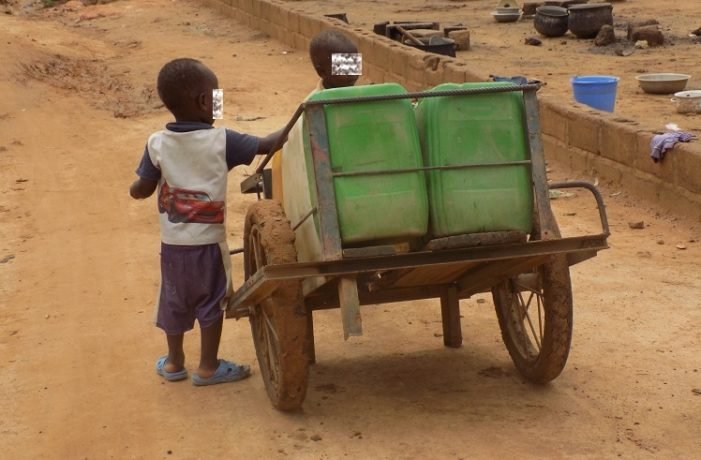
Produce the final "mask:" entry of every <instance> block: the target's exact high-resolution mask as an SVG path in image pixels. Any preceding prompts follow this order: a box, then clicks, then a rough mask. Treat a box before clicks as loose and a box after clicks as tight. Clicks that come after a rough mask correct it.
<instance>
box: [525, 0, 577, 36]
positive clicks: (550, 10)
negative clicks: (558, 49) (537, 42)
mask: <svg viewBox="0 0 701 460" xmlns="http://www.w3.org/2000/svg"><path fill="white" fill-rule="evenodd" d="M533 26H534V27H535V30H537V31H538V32H540V33H541V34H543V35H545V36H546V37H561V36H563V35H565V33H567V27H568V21H567V10H566V9H565V8H560V7H559V6H541V7H539V8H536V10H535V18H534V19H533Z"/></svg>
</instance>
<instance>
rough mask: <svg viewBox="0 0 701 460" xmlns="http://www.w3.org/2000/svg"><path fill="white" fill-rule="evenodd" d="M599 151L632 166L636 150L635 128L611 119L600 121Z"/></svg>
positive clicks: (607, 156)
mask: <svg viewBox="0 0 701 460" xmlns="http://www.w3.org/2000/svg"><path fill="white" fill-rule="evenodd" d="M599 126H600V137H599V153H600V154H601V155H602V156H604V157H606V158H608V159H610V160H614V161H617V162H619V163H622V164H624V165H626V166H630V167H632V166H633V165H634V164H635V157H636V152H637V150H638V136H637V129H636V128H633V127H631V126H628V125H625V124H623V123H616V122H613V121H608V122H601V123H600V125H599Z"/></svg>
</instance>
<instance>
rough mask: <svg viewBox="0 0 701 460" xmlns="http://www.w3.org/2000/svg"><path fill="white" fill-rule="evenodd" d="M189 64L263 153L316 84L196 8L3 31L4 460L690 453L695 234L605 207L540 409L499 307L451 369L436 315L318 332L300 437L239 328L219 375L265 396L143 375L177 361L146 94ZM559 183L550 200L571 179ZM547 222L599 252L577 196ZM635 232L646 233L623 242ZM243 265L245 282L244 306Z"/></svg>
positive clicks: (700, 314) (472, 313)
mask: <svg viewBox="0 0 701 460" xmlns="http://www.w3.org/2000/svg"><path fill="white" fill-rule="evenodd" d="M174 6H175V7H174ZM81 15H83V16H82V17H83V19H82V20H81V19H80V18H81ZM89 18H93V19H89ZM177 56H192V57H196V58H200V59H203V60H204V61H205V62H206V63H208V64H210V65H211V67H212V68H213V69H214V70H215V71H216V72H217V73H218V75H219V79H220V81H221V82H222V85H223V87H224V89H225V91H226V93H225V94H226V95H227V96H226V105H225V111H226V117H227V119H226V120H225V123H224V124H226V125H228V126H231V127H233V128H236V129H240V130H243V131H248V132H252V133H255V134H264V133H267V132H268V131H270V130H272V129H275V128H277V127H278V126H280V125H282V124H283V123H284V122H285V121H286V119H287V118H288V117H289V116H290V114H291V113H292V111H293V110H294V108H295V106H296V104H297V103H298V102H299V101H300V100H301V99H302V98H303V97H304V96H305V95H306V94H307V93H308V92H309V90H310V88H312V87H313V86H314V84H315V77H314V75H313V73H312V71H311V68H310V66H309V65H308V63H307V59H306V55H305V54H304V53H300V52H292V53H290V52H289V50H286V49H285V47H284V46H282V45H280V44H279V43H276V42H274V41H271V40H269V39H266V38H265V37H263V36H261V35H260V34H258V33H257V32H255V31H252V30H248V29H246V28H245V27H241V26H239V25H237V24H236V23H233V22H230V21H228V20H225V19H222V18H218V17H216V16H214V15H213V14H212V13H210V12H208V11H207V10H205V9H201V8H200V9H197V8H195V7H193V6H191V4H190V2H185V1H176V2H171V1H167V0H140V1H136V0H125V1H120V2H116V3H110V4H107V5H103V6H99V7H93V8H89V9H85V10H81V11H77V12H75V13H71V14H66V15H63V16H61V17H60V18H55V19H46V20H39V19H26V18H19V17H12V16H5V15H2V16H0V61H1V62H3V63H11V64H10V65H3V66H2V67H0V94H2V96H3V97H2V103H1V104H0V376H1V378H0V395H2V396H1V397H0V413H2V414H3V416H2V417H0V452H2V456H3V457H5V458H90V459H93V458H99V459H102V458H147V459H152V458H188V459H189V458H215V457H222V456H227V457H229V458H315V459H316V458H329V459H330V458H341V457H348V458H388V459H389V458H392V459H396V458H407V459H410V458H411V459H413V458H456V459H457V458H494V457H507V458H508V457H512V458H562V457H579V458H613V457H626V458H645V457H650V458H651V457H660V458H691V457H693V455H692V453H693V452H695V451H696V452H698V451H699V449H700V448H701V441H700V440H699V436H698V434H699V427H700V426H701V416H700V415H699V414H701V411H700V410H699V406H700V405H701V395H699V394H698V393H699V392H701V358H700V357H699V354H698V343H699V342H700V341H701V332H699V327H698V326H699V324H701V301H700V300H699V299H700V298H701V295H700V294H701V280H700V279H699V276H698V259H699V256H700V255H701V244H699V242H698V241H699V239H700V238H701V230H699V224H698V223H691V222H686V221H684V220H682V219H678V218H675V217H671V216H667V215H666V214H665V213H664V212H660V213H656V211H654V210H648V209H644V208H642V207H640V206H639V205H638V204H637V203H636V202H635V200H634V198H631V197H627V196H626V195H625V193H620V191H619V190H612V189H608V188H606V187H604V192H605V194H606V197H607V202H608V206H609V208H608V210H609V216H610V220H611V223H612V230H613V232H614V234H613V236H612V237H611V240H610V242H611V246H612V248H611V249H610V250H608V251H605V252H603V253H602V254H601V255H600V256H599V257H597V258H595V259H593V260H591V261H588V262H585V263H583V264H581V265H578V266H575V267H574V268H573V270H572V274H573V285H574V297H575V334H574V339H573V344H572V352H571V354H570V358H569V362H568V365H567V367H566V369H565V371H564V373H563V374H562V375H561V376H560V377H559V378H558V379H557V380H556V381H555V382H554V383H553V384H551V385H548V386H546V387H534V386H532V385H529V384H526V383H524V382H523V381H522V379H521V378H520V377H519V376H518V374H517V373H516V372H515V370H514V368H513V366H512V364H511V362H510V360H509V357H508V355H507V353H506V351H505V348H504V346H503V344H502V342H501V339H500V333H499V330H498V326H497V322H496V317H495V314H494V311H493V307H492V303H491V299H490V298H488V297H487V296H476V297H474V298H473V299H470V300H468V301H464V302H462V310H463V315H464V319H463V325H464V326H463V333H464V335H465V343H464V346H463V347H462V348H460V349H457V350H448V349H445V348H443V346H442V340H441V338H440V337H438V335H439V334H440V332H441V325H440V309H439V306H438V303H437V302H433V301H431V302H414V303H411V304H392V305H382V306H378V307H368V308H365V309H364V310H363V315H364V317H363V321H364V324H365V327H366V334H365V336H364V337H362V338H359V339H353V340H350V341H348V342H344V341H343V339H342V331H341V323H340V318H339V314H338V311H337V310H332V311H326V312H319V313H317V314H316V316H315V323H316V327H317V334H316V335H317V357H318V364H316V365H315V366H314V367H313V368H312V373H311V380H310V389H309V394H308V397H307V401H306V404H305V410H304V412H303V413H299V414H291V415H289V414H282V413H279V412H277V411H275V410H274V409H272V408H271V406H270V404H269V403H268V400H267V397H266V394H265V389H264V388H263V383H262V381H261V379H260V375H259V374H258V372H257V371H258V367H257V363H256V362H255V352H254V350H253V346H252V341H251V337H250V331H249V328H248V324H247V323H246V322H244V321H241V322H235V321H233V320H230V321H227V323H226V324H225V331H224V336H223V340H222V355H223V356H225V357H228V358H233V359H237V360H241V361H244V362H250V363H252V364H253V368H254V372H255V373H256V374H255V375H254V377H253V378H251V379H249V380H247V381H245V382H241V383H238V384H236V385H221V386H219V387H211V388H193V387H192V386H191V385H189V384H188V383H179V384H164V383H163V382H162V381H161V380H160V379H159V378H157V376H156V375H155V373H154V372H153V369H152V366H153V362H154V361H155V359H156V357H157V356H159V355H160V354H162V352H163V351H164V341H163V337H162V335H161V334H160V332H159V331H158V330H156V329H155V328H154V327H153V326H152V324H151V322H150V320H151V315H152V304H153V301H154V298H155V293H156V290H157V285H158V228H157V222H156V214H155V212H154V209H153V207H154V204H153V202H148V203H143V202H135V201H133V200H131V199H129V198H128V194H127V188H128V186H129V184H130V182H131V180H132V179H133V170H134V168H135V166H136V163H137V162H138V159H139V157H140V154H141V152H142V149H143V144H144V142H145V140H146V138H147V136H148V135H149V134H150V133H151V132H153V131H154V130H157V129H160V127H162V125H163V124H164V123H165V122H166V121H167V120H168V116H167V114H166V113H165V112H164V111H163V110H162V109H160V108H158V107H157V106H158V101H157V100H156V99H154V98H153V82H154V79H155V75H156V73H157V71H158V69H159V68H160V66H161V65H162V64H163V63H164V62H165V61H167V60H168V59H170V58H173V57H177ZM115 115H117V117H115ZM258 117H263V118H262V119H257V118H258ZM247 120H252V121H247ZM550 168H551V169H552V171H551V175H552V176H553V177H554V178H559V179H561V178H565V177H567V176H570V174H569V173H568V171H565V170H563V169H561V167H560V166H559V165H550ZM250 170H251V168H249V169H248V170H247V169H246V168H240V169H237V170H236V171H234V172H233V173H232V174H231V176H230V177H231V184H232V186H231V189H230V190H231V191H230V193H231V200H230V209H229V232H230V242H231V244H232V246H235V245H238V242H239V241H240V238H241V233H242V227H243V225H242V222H243V215H244V212H245V209H246V207H247V206H248V204H249V203H250V202H251V199H252V198H251V197H247V196H241V195H240V194H239V193H238V192H237V185H238V182H239V181H240V180H241V178H242V177H243V176H244V175H245V174H246V173H248V172H250ZM554 204H555V205H556V208H557V210H558V215H559V216H560V218H559V219H560V223H561V225H562V226H563V227H564V228H565V230H566V231H568V232H577V231H583V230H585V229H588V228H591V225H592V219H591V217H592V214H593V210H592V209H591V205H590V203H589V202H588V201H585V200H584V197H583V196H575V197H570V198H561V199H558V200H556V201H554ZM639 220H642V221H644V222H645V228H644V229H641V230H632V229H629V227H628V222H630V221H639ZM677 244H680V245H682V244H683V245H684V247H686V249H677V248H676V247H675V246H676V245H677ZM240 262H241V261H240V259H238V258H234V266H235V269H236V271H237V273H236V275H235V276H236V281H237V283H240V280H241V270H240ZM198 341H199V338H198V334H197V333H196V332H194V333H192V334H191V335H190V336H188V337H187V340H186V353H187V356H188V363H189V365H190V366H192V365H193V363H194V362H195V361H196V356H197V354H198V350H199V346H198Z"/></svg>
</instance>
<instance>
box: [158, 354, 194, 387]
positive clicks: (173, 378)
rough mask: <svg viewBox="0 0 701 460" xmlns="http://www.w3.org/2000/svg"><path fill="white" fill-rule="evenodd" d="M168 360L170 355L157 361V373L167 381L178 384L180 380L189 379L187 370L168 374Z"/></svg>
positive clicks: (183, 369)
mask: <svg viewBox="0 0 701 460" xmlns="http://www.w3.org/2000/svg"><path fill="white" fill-rule="evenodd" d="M167 360H168V355H165V356H161V357H160V358H158V360H157V361H156V373H157V374H158V375H160V376H161V377H163V378H164V379H166V380H167V381H169V382H177V381H178V380H183V379H186V378H187V370H186V369H185V368H182V369H180V370H179V371H174V372H168V371H167V370H165V369H164V367H165V365H166V361H167Z"/></svg>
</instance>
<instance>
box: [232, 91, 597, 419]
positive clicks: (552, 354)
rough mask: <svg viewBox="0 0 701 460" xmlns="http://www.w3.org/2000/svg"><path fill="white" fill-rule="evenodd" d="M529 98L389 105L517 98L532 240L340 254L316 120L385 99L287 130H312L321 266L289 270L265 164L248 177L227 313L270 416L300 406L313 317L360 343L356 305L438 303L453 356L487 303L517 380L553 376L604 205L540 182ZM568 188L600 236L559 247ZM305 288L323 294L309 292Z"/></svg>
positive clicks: (485, 236) (512, 236)
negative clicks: (239, 257) (243, 321)
mask: <svg viewBox="0 0 701 460" xmlns="http://www.w3.org/2000/svg"><path fill="white" fill-rule="evenodd" d="M537 89H538V86H536V85H521V86H509V87H502V88H489V89H471V90H460V91H441V92H424V93H409V94H406V95H403V96H391V97H395V98H425V97H444V96H449V97H470V95H473V94H481V93H484V92H504V91H516V92H520V93H521V94H522V96H523V100H524V104H523V107H524V110H525V114H524V123H525V124H526V129H527V133H528V144H529V147H528V148H529V150H530V160H529V163H530V170H531V173H532V185H533V194H534V198H535V203H534V214H535V215H534V219H533V222H534V223H533V228H532V230H531V232H530V233H529V234H522V233H519V232H491V233H478V234H467V235H458V236H451V237H447V238H441V239H435V240H427V241H425V244H424V245H423V246H422V247H420V248H419V249H418V250H414V251H410V252H404V253H402V252H400V251H397V249H396V248H395V247H392V246H373V247H367V248H344V247H343V245H342V242H341V237H340V235H339V226H338V218H337V209H336V201H335V196H334V187H333V183H332V179H333V177H334V172H333V171H332V169H331V166H330V160H329V146H328V138H327V133H326V124H325V118H324V117H325V115H324V110H323V106H324V105H326V104H352V103H355V102H358V101H362V102H372V101H374V100H385V99H387V98H388V97H363V98H356V99H337V100H326V101H317V102H307V103H305V104H302V105H301V106H300V107H299V109H298V110H297V112H296V113H295V115H294V117H293V119H292V120H291V121H290V123H289V124H288V127H287V130H288V131H289V130H290V128H291V127H292V126H293V124H294V122H295V121H296V120H297V118H299V116H300V115H301V114H303V113H304V116H305V117H307V119H308V122H309V126H310V138H311V150H312V158H313V167H314V172H315V177H316V192H317V195H318V206H317V207H316V209H315V210H314V212H316V213H318V218H319V222H320V237H321V243H322V249H323V260H322V261H318V262H304V263H299V262H297V256H296V250H295V244H294V238H295V234H294V229H293V226H292V225H291V224H290V222H289V221H288V219H287V218H286V216H285V212H284V210H283V208H282V206H281V204H280V203H279V202H278V201H276V200H274V199H264V198H263V197H261V193H262V194H263V195H268V196H269V192H270V183H269V181H268V180H265V176H266V174H265V171H264V167H265V163H267V160H269V159H270V157H271V156H272V153H271V154H270V155H268V157H267V158H266V160H265V161H264V162H263V163H262V164H261V165H260V167H259V168H258V170H257V173H256V174H255V175H253V176H251V177H250V178H248V179H247V180H246V181H244V182H243V183H242V184H241V188H242V191H243V192H248V193H250V192H258V193H259V198H263V199H259V201H258V202H256V203H254V204H253V205H252V206H251V207H250V209H249V211H248V215H247V217H246V223H245V230H244V248H243V257H244V267H245V278H246V280H245V282H244V283H243V285H242V286H241V287H240V288H238V290H236V292H235V295H234V296H233V297H232V299H231V301H230V304H229V308H228V311H227V317H233V318H237V319H238V318H241V317H249V319H250V322H251V329H252V332H253V340H254V344H255V349H256V353H257V357H258V360H259V366H260V370H261V374H262V377H263V380H264V382H265V386H266V389H267V392H268V395H269V397H270V399H271V401H272V403H273V405H274V406H275V407H276V408H278V409H281V410H293V409H296V408H299V407H300V406H301V404H302V403H303V401H304V398H305V395H306V389H307V382H308V374H309V372H308V369H309V365H310V363H313V362H314V361H315V353H314V335H313V312H314V311H315V310H320V309H328V308H340V309H341V312H342V320H343V330H344V335H345V337H346V338H347V337H348V336H350V335H359V334H361V333H362V324H361V315H360V308H359V307H360V306H361V305H370V304H381V303H385V302H399V301H412V300H416V299H427V298H439V299H440V305H441V314H442V322H443V341H444V344H445V345H446V346H448V347H459V346H460V345H461V343H462V334H461V328H460V306H459V301H460V299H466V298H469V297H470V296H472V295H474V294H477V293H484V292H491V293H492V296H493V300H494V304H495V307H496V313H497V318H498V321H499V325H500V328H501V331H502V337H503V340H504V343H505V345H506V347H507V349H508V352H509V354H510V355H511V358H512V360H513V362H514V364H515V366H516V368H517V369H518V370H519V372H520V373H521V374H522V375H523V376H524V377H525V378H527V379H528V380H530V381H533V382H541V383H544V382H548V381H550V380H552V379H554V378H555V377H557V376H558V375H559V374H560V372H561V371H562V369H563V368H564V366H565V362H566V360H567V356H568V353H569V349H570V341H571V338H572V309H573V305H572V289H571V285H570V275H569V267H570V266H571V265H573V264H576V263H578V262H581V261H584V260H586V259H589V258H591V257H594V256H595V255H596V254H597V251H599V250H602V249H605V248H607V237H608V236H609V228H608V223H607V219H606V213H605V209H604V203H603V200H602V197H601V195H600V193H599V192H598V191H597V189H596V188H595V187H594V186H593V185H591V184H589V183H585V182H564V183H550V184H549V183H548V182H547V180H546V170H545V160H544V157H543V148H542V144H541V139H540V126H539V118H538V103H537V99H536V91H537ZM391 97H390V98H391ZM273 151H275V149H274V150H273ZM478 166H479V165H461V166H458V167H478ZM420 169H426V170H429V169H431V168H420ZM373 173H375V172H373V171H369V172H368V173H367V174H373ZM572 187H575V188H583V189H585V190H588V191H590V192H591V193H592V195H593V197H594V199H595V201H596V205H597V207H598V211H599V217H600V221H601V232H600V233H598V234H590V235H584V236H577V237H568V238H563V237H561V234H560V231H559V229H558V225H557V222H556V220H555V217H554V215H553V212H552V210H551V207H550V193H549V191H550V190H551V189H561V188H572ZM297 225H299V224H297ZM312 279H313V280H317V281H318V280H321V282H316V283H312V284H310V283H308V282H307V281H308V280H312ZM305 283H306V284H305ZM309 286H313V288H310V287H309Z"/></svg>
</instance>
